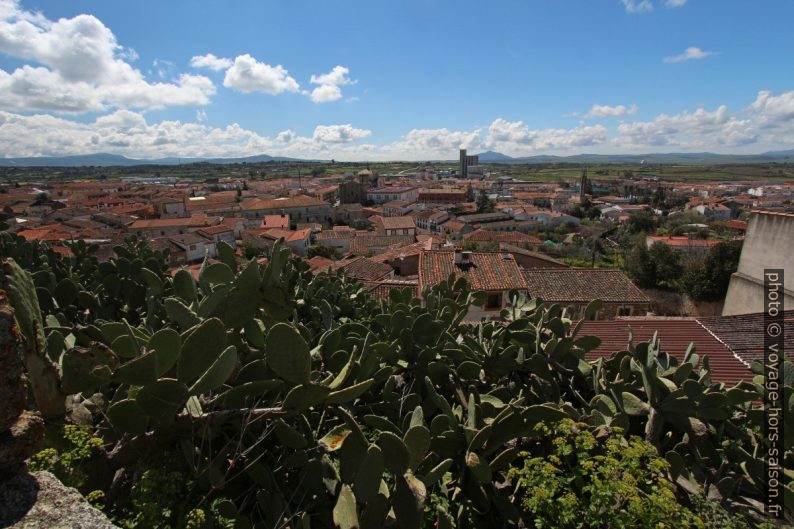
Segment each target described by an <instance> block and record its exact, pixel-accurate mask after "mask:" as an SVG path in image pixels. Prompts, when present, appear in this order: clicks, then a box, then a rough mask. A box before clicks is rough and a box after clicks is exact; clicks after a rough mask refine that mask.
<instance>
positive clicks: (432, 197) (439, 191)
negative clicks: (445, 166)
mask: <svg viewBox="0 0 794 529" xmlns="http://www.w3.org/2000/svg"><path fill="white" fill-rule="evenodd" d="M468 199H469V192H468V191H467V190H466V189H457V188H454V187H443V188H435V189H427V188H425V189H420V190H419V195H418V201H419V202H424V203H429V204H455V203H456V202H466V201H467V200H468Z"/></svg>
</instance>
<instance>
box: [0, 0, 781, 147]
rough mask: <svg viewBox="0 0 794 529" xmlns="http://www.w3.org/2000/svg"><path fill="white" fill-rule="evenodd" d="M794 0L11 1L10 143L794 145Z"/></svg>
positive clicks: (7, 1)
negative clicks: (793, 24)
mask: <svg viewBox="0 0 794 529" xmlns="http://www.w3.org/2000/svg"><path fill="white" fill-rule="evenodd" d="M792 20H794V2H792V1H791V0H763V1H757V0H491V1H489V2H484V1H477V2H475V1H469V0H399V1H397V0H394V1H386V0H382V1H381V0H376V1H373V0H335V1H331V0H279V1H271V0H235V1H234V2H222V1H211V0H200V1H188V0H168V1H162V0H160V1H148V0H136V1H127V0H113V1H108V0H94V1H92V0H70V1H68V2H64V1H63V0H34V1H26V0H0V156H2V157H20V156H53V155H70V154H90V153H97V152H109V153H115V154H122V155H125V156H128V157H131V158H158V157H165V156H179V157H234V156H248V155H256V154H270V155H274V156H292V157H300V158H312V159H335V160H358V161H369V160H371V161H377V160H433V159H455V158H457V150H458V149H459V148H468V149H469V150H470V151H471V152H474V153H477V152H482V151H485V150H494V151H498V152H501V153H504V154H507V155H510V156H531V155H537V154H557V155H570V154H581V153H649V152H702V151H710V152H718V153H736V154H741V153H747V154H749V153H760V152H765V151H769V150H780V149H792V148H794V32H792V31H791V21H792Z"/></svg>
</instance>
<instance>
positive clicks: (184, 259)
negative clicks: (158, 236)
mask: <svg viewBox="0 0 794 529" xmlns="http://www.w3.org/2000/svg"><path fill="white" fill-rule="evenodd" d="M166 239H167V240H168V243H170V244H169V247H170V249H171V258H172V262H176V263H192V262H194V261H201V260H202V259H204V257H205V256H209V257H215V256H216V255H217V247H216V246H215V242H214V241H213V240H211V239H208V238H207V237H202V236H201V235H199V234H198V233H185V234H183V235H172V236H170V237H166ZM174 260H175V261H174Z"/></svg>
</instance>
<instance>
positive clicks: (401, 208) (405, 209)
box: [383, 200, 414, 217]
mask: <svg viewBox="0 0 794 529" xmlns="http://www.w3.org/2000/svg"><path fill="white" fill-rule="evenodd" d="M413 204H414V202H409V201H408V200H392V201H391V202H386V203H385V204H383V216H384V217H400V216H403V215H407V214H408V213H409V212H410V211H411V206H412V205H413Z"/></svg>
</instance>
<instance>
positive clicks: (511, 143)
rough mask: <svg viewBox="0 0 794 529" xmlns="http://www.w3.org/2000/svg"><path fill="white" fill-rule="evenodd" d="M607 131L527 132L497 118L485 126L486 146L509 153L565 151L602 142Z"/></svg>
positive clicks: (600, 128)
mask: <svg viewBox="0 0 794 529" xmlns="http://www.w3.org/2000/svg"><path fill="white" fill-rule="evenodd" d="M606 139H607V129H606V127H604V126H602V125H595V126H581V127H576V128H573V129H530V128H529V127H527V126H526V125H524V123H523V122H521V121H512V122H511V121H507V120H505V119H502V118H498V119H496V120H494V122H493V123H491V125H490V127H488V136H487V138H486V142H485V144H486V147H487V148H489V149H493V150H500V149H502V150H504V151H510V152H513V153H515V152H519V151H521V150H522V149H523V150H524V151H526V150H530V151H550V150H553V151H566V150H570V149H573V148H578V147H589V146H592V145H597V144H600V143H603V142H605V141H606Z"/></svg>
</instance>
